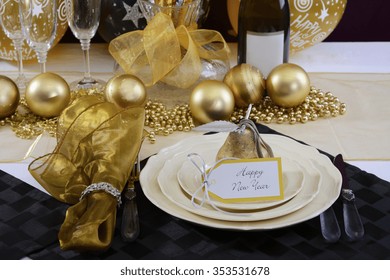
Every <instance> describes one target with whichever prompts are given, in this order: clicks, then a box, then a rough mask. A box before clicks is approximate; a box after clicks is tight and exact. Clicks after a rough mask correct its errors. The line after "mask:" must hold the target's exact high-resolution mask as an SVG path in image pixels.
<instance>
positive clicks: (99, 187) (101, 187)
mask: <svg viewBox="0 0 390 280" xmlns="http://www.w3.org/2000/svg"><path fill="white" fill-rule="evenodd" d="M94 191H105V192H106V193H109V194H111V195H112V196H114V197H115V198H116V200H117V202H118V207H120V206H121V204H122V199H121V192H120V191H119V190H118V189H117V188H115V187H114V186H113V185H111V184H109V183H107V182H100V183H95V184H91V185H89V186H88V187H87V188H86V189H85V190H84V191H83V192H82V193H81V196H80V201H81V200H82V199H83V198H84V197H85V196H86V195H88V194H90V193H91V192H94Z"/></svg>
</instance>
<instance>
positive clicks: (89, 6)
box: [66, 0, 104, 89]
mask: <svg viewBox="0 0 390 280" xmlns="http://www.w3.org/2000/svg"><path fill="white" fill-rule="evenodd" d="M100 5H101V0H66V16H67V19H68V24H69V27H70V29H71V30H72V33H73V35H74V36H75V37H76V38H77V39H79V40H80V44H81V49H82V50H83V53H84V67H85V71H84V78H83V79H82V80H81V81H79V82H74V83H72V84H71V88H77V89H88V88H101V87H102V86H103V84H104V82H103V81H99V80H96V79H94V78H93V77H92V76H91V67H90V62H89V49H90V46H91V39H92V38H93V37H94V36H95V34H96V31H97V29H98V27H99V20H100V9H101V7H100Z"/></svg>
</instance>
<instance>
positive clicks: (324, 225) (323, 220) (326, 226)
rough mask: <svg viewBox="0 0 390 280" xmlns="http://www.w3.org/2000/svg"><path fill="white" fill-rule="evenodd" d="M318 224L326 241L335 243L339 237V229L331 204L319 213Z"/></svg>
mask: <svg viewBox="0 0 390 280" xmlns="http://www.w3.org/2000/svg"><path fill="white" fill-rule="evenodd" d="M320 225H321V233H322V236H323V237H324V239H325V240H326V241H327V242H329V243H335V242H337V241H338V240H339V239H340V236H341V230H340V226H339V223H338V221H337V218H336V215H335V213H334V210H333V207H332V206H330V207H329V208H328V209H326V210H325V211H324V212H322V213H321V215H320Z"/></svg>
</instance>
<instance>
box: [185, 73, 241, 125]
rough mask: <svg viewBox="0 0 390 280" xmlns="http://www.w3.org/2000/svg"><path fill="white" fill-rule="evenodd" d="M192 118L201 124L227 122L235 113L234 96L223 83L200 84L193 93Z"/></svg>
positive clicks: (191, 100) (203, 82) (191, 98)
mask: <svg viewBox="0 0 390 280" xmlns="http://www.w3.org/2000/svg"><path fill="white" fill-rule="evenodd" d="M190 109H191V113H192V116H193V117H194V118H195V119H196V120H198V121H199V122H201V123H208V122H212V121H216V120H227V119H228V118H229V117H230V115H231V114H232V113H233V111H234V95H233V92H232V91H231V89H230V88H229V87H228V86H227V85H226V84H225V83H224V82H221V81H216V80H206V81H202V82H200V83H199V84H198V85H197V86H196V87H195V88H194V89H193V90H192V92H191V96H190Z"/></svg>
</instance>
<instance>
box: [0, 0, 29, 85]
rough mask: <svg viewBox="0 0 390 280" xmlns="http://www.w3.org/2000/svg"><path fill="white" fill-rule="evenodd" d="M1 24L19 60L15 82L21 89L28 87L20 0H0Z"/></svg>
mask: <svg viewBox="0 0 390 280" xmlns="http://www.w3.org/2000/svg"><path fill="white" fill-rule="evenodd" d="M0 25H1V26H2V27H3V30H4V33H5V35H6V36H7V37H8V38H10V39H11V40H12V43H13V45H14V48H15V51H16V55H17V60H18V77H17V78H16V80H15V82H16V84H17V86H18V87H19V89H20V90H22V89H24V88H26V77H25V76H24V73H23V56H22V51H23V41H24V34H23V30H22V26H21V22H20V16H19V0H0Z"/></svg>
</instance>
